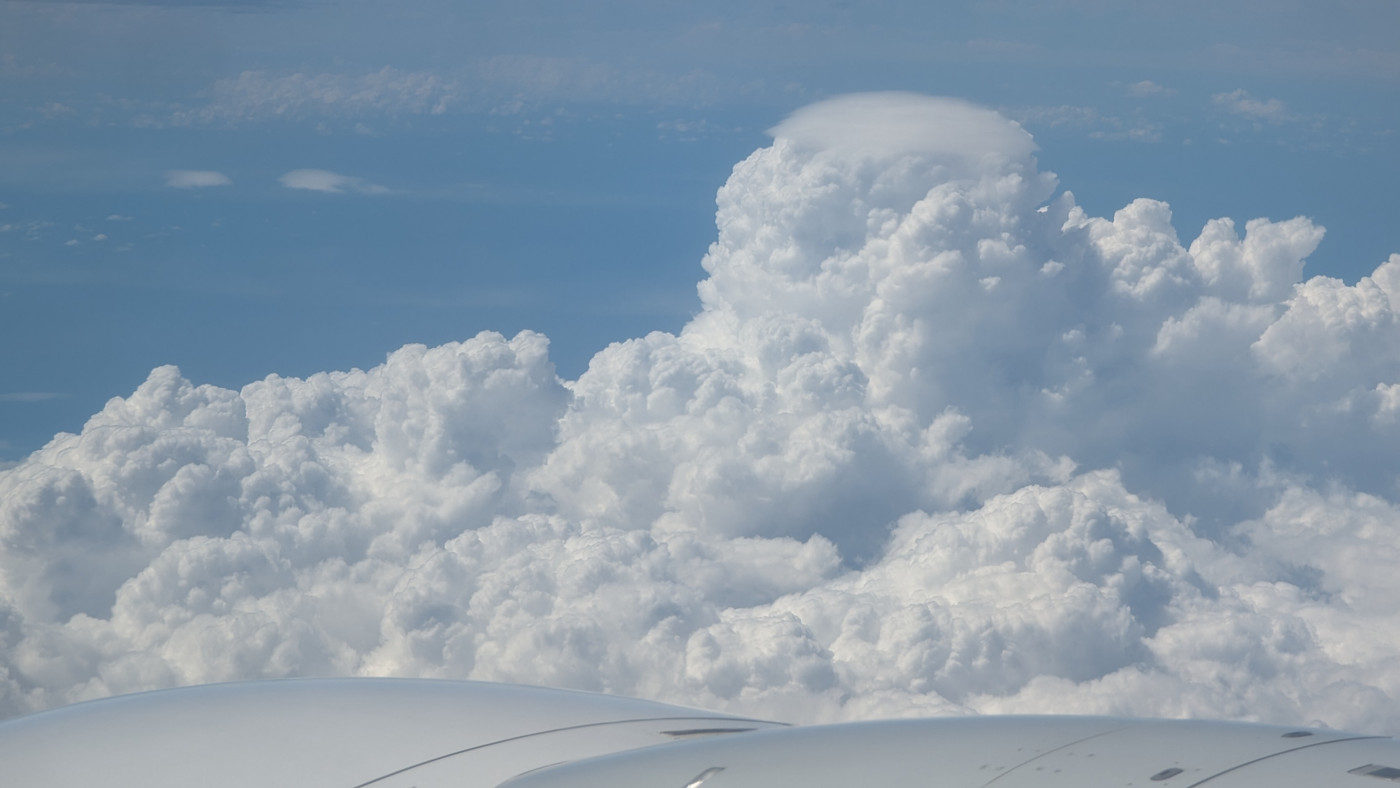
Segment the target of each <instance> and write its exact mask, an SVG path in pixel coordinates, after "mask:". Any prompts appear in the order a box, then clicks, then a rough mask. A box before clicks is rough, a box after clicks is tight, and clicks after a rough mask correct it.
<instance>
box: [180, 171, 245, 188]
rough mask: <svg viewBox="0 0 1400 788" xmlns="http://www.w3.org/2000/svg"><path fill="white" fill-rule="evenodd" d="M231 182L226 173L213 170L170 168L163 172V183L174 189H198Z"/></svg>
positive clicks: (226, 184)
mask: <svg viewBox="0 0 1400 788" xmlns="http://www.w3.org/2000/svg"><path fill="white" fill-rule="evenodd" d="M232 183H233V181H231V180H229V177H228V176H227V175H225V174H223V173H222V172H215V171H214V170H170V171H169V172H167V173H165V185H166V186H170V187H173V188H176V189H200V188H204V187H206V186H228V185H230V184H232Z"/></svg>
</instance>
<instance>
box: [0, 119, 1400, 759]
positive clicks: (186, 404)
mask: <svg viewBox="0 0 1400 788" xmlns="http://www.w3.org/2000/svg"><path fill="white" fill-rule="evenodd" d="M1239 100H1243V97H1236V98H1232V99H1230V101H1234V102H1236V103H1238V101H1239ZM1264 106H1265V107H1266V108H1267V104H1266V105H1264ZM774 134H775V135H776V139H775V140H774V142H773V144H772V145H770V146H768V147H765V148H763V149H761V150H758V151H755V152H754V153H753V154H752V155H750V156H749V157H748V158H747V159H745V160H744V161H742V162H740V163H739V164H738V165H736V166H735V168H734V171H733V174H732V176H731V177H730V179H729V181H728V182H727V183H726V184H725V185H724V186H723V188H721V189H720V191H719V195H718V212H717V216H716V223H717V228H718V237H717V239H716V242H715V244H714V245H713V246H712V247H711V249H710V251H709V253H708V254H707V255H706V257H705V259H704V261H703V265H704V267H705V270H706V272H707V277H706V278H705V280H704V281H702V282H701V283H700V285H699V296H700V304H701V306H700V310H699V312H698V314H697V315H696V316H695V317H694V318H693V319H692V320H691V322H690V323H689V324H688V325H686V326H685V328H684V329H683V330H682V331H681V332H680V333H679V334H675V335H673V334H667V333H660V332H657V333H652V334H649V335H647V336H645V337H641V338H636V339H632V340H629V341H626V342H622V343H619V344H614V345H612V346H610V347H608V348H607V349H605V350H603V351H601V352H599V353H598V354H597V355H596V356H595V357H594V358H593V360H592V362H591V364H590V365H589V368H588V371H587V372H586V373H584V374H583V375H582V376H581V377H580V378H579V379H578V380H575V381H561V380H559V379H558V378H557V377H556V376H555V373H554V368H553V365H552V364H551V363H550V360H549V356H548V343H547V340H546V338H545V337H544V336H542V335H539V334H535V333H531V332H524V333H521V334H519V335H517V336H515V337H514V338H509V339H507V338H506V337H503V336H500V335H498V334H493V333H484V334H481V335H478V336H476V337H474V338H471V339H468V340H466V341H463V342H457V343H449V344H447V345H443V346H440V347H435V348H427V347H423V346H418V345H410V346H407V347H404V348H402V349H400V350H398V351H395V352H394V353H392V354H390V355H389V357H388V358H387V359H386V361H385V362H384V364H382V365H380V366H378V367H375V368H373V369H370V370H367V371H360V370H352V371H349V372H326V373H321V374H317V375H313V376H311V377H309V378H306V379H304V380H303V379H295V378H281V377H277V376H272V377H269V378H266V379H264V380H260V381H256V382H252V383H249V384H248V385H246V386H244V387H243V388H242V389H241V390H238V391H234V390H228V389H222V388H218V387H214V386H208V385H202V386H201V385H195V384H193V383H191V382H190V381H188V380H186V379H185V378H184V377H183V376H182V375H181V374H180V372H179V371H178V370H176V369H174V368H172V367H162V368H159V369H156V370H154V371H153V372H152V373H151V375H150V377H149V378H148V379H147V380H146V382H145V383H143V384H142V385H141V386H140V387H139V388H138V389H137V390H136V391H135V392H133V393H132V394H131V395H130V396H129V397H126V398H120V399H114V400H112V401H111V402H109V403H108V405H107V406H106V407H105V408H104V409H103V410H102V411H101V412H100V413H97V414H95V415H94V416H93V417H92V418H91V419H90V420H89V422H88V423H87V425H86V426H85V428H84V429H83V431H82V433H81V434H79V435H66V434H65V435H59V436H57V437H55V438H54V440H53V441H52V442H51V443H50V444H49V445H48V446H47V447H45V448H44V449H42V450H40V451H39V452H36V453H35V454H33V455H32V456H30V457H29V458H28V459H26V460H25V461H23V462H22V463H19V464H18V465H16V466H15V467H12V468H9V469H7V470H2V471H0V644H3V647H0V713H3V714H5V715H13V714H19V713H22V712H25V711H29V710H33V709H38V708H44V707H48V706H53V705H56V704H60V703H64V702H68V701H73V700H80V699H84V698H91V697H98V696H103V695H107V694H111V693H117V692H130V691H134V690H143V689H150V688H154V687H161V686H170V685H176V684H188V683H195V682H207V681H222V680H229V679H239V678H251V677H272V676H296V675H333V674H343V675H406V676H450V677H470V678H479V679H490V680H507V681H521V682H530V683H543V684H554V685H560V686H568V687H577V688H584V689H595V690H608V691H615V692H619V693H626V694H632V695H642V696H649V697H654V698H658V699H663V700H668V701H677V702H683V703H690V704H695V705H700V706H706V707H714V708H722V709H729V710H734V711H742V712H745V713H749V714H756V715H761V716H765V717H775V718H782V719H789V720H794V721H805V720H833V719H850V718H859V717H867V716H873V715H913V714H936V713H969V712H1096V713H1112V714H1134V715H1165V716H1183V715H1196V716H1211V717H1218V716H1226V717H1238V718H1250V719H1261V720H1269V721H1275V722H1286V723H1291V724H1301V723H1309V722H1315V721H1321V722H1325V723H1327V724H1331V725H1335V726H1341V727H1353V728H1362V729H1367V730H1373V731H1378V732H1383V733H1400V704H1397V703H1396V700H1397V699H1400V673H1397V671H1396V670H1395V667H1394V666H1395V664H1396V660H1397V658H1400V657H1397V655H1400V612H1397V609H1396V607H1395V605H1394V600H1395V599H1397V598H1400V573H1397V572H1396V571H1395V566H1396V565H1397V562H1400V538H1397V536H1396V533H1397V531H1396V525H1397V523H1400V502H1398V501H1397V497H1398V495H1400V493H1398V492H1397V468H1396V464H1395V462H1394V457H1395V448H1394V447H1395V446H1397V445H1400V393H1397V392H1400V255H1394V256H1391V257H1390V259H1389V260H1388V261H1383V262H1381V261H1377V262H1380V264H1379V266H1378V267H1377V268H1376V269H1375V270H1374V272H1373V273H1372V275H1371V276H1369V277H1366V278H1363V279H1361V280H1360V281H1359V282H1357V283H1356V284H1354V285H1347V284H1345V283H1343V282H1341V281H1338V280H1334V279H1327V278H1320V277H1319V278H1313V279H1308V280H1303V279H1302V270H1303V261H1304V260H1305V259H1306V258H1307V256H1308V255H1309V254H1311V253H1312V252H1313V250H1314V249H1315V248H1316V247H1317V245H1318V243H1319V242H1320V241H1321V239H1322V236H1323V231H1322V229H1321V228H1320V227H1317V226H1316V225H1314V224H1312V223H1311V222H1310V221H1309V220H1307V219H1306V218H1301V217H1300V218H1295V219H1290V220H1287V221H1280V222H1271V221H1267V220H1263V219H1256V220H1252V221H1249V222H1247V223H1245V224H1244V225H1243V228H1241V227H1239V226H1237V225H1236V224H1235V223H1234V222H1232V221H1230V220H1228V219H1218V220H1215V221H1212V222H1210V223H1209V224H1207V225H1206V226H1205V228H1204V229H1203V230H1202V231H1201V233H1200V235H1199V236H1198V237H1197V238H1195V239H1194V240H1190V241H1189V242H1183V241H1181V240H1180V239H1179V238H1178V236H1177V233H1176V230H1175V229H1174V227H1173V226H1172V223H1171V211H1170V209H1169V207H1168V206H1167V205H1166V204H1164V203H1161V202H1157V201H1153V200H1146V199H1140V200H1135V201H1133V202H1132V203H1131V204H1129V205H1127V206H1125V207H1124V208H1122V209H1121V210H1119V211H1117V212H1116V213H1115V214H1114V215H1113V216H1112V217H1111V218H1104V217H1095V216H1090V215H1088V214H1087V213H1086V212H1085V211H1084V210H1083V209H1082V208H1080V207H1079V206H1077V205H1076V204H1075V202H1074V200H1073V198H1072V197H1071V196H1070V195H1069V194H1068V193H1067V192H1063V191H1060V190H1059V187H1058V184H1057V182H1056V179H1055V177H1054V176H1053V175H1052V174H1050V173H1043V172H1039V171H1038V169H1037V166H1036V162H1035V159H1034V157H1033V151H1034V143H1033V141H1032V140H1031V139H1030V137H1029V135H1027V134H1026V133H1025V132H1024V131H1023V130H1021V129H1020V127H1019V126H1017V125H1016V124H1014V123H1012V122H1010V121H1008V120H1005V119H1003V118H1000V117H999V116H997V115H995V114H994V113H992V112H990V111H988V110H985V109H982V108H980V107H975V106H972V105H968V104H965V103H962V102H958V101H953V100H947V99H929V98H925V97H919V96H913V95H909V94H879V95H875V96H856V97H845V98H841V99H835V100H833V101H831V102H827V103H823V104H819V105H816V106H814V107H811V108H808V109H806V110H802V111H800V112H798V113H796V114H795V115H794V116H793V117H792V118H790V119H789V120H787V121H785V122H784V123H782V124H779V125H778V126H777V127H776V128H775V129H774ZM204 174H205V175H210V174H212V175H218V174H217V173H204ZM219 177H220V178H222V176H219ZM345 178H346V176H341V175H337V174H335V173H327V172H324V171H315V170H299V171H294V172H292V173H288V174H287V175H285V176H283V179H282V182H283V184H284V185H286V186H288V187H291V188H310V189H320V190H322V191H350V190H356V189H361V190H362V189H363V186H362V185H361V186H355V185H354V184H356V183H360V182H358V181H354V179H349V180H348V181H347V180H341V179H345ZM224 181H225V182H226V181H227V179H224ZM289 181H290V182H289ZM172 185H174V184H172Z"/></svg>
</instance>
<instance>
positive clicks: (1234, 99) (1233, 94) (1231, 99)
mask: <svg viewBox="0 0 1400 788" xmlns="http://www.w3.org/2000/svg"><path fill="white" fill-rule="evenodd" d="M1211 100H1212V101H1213V102H1215V106H1217V107H1221V108H1222V109H1225V110H1226V111H1228V112H1232V113H1234V114H1236V115H1243V116H1245V117H1247V118H1251V119H1253V120H1267V121H1270V122H1273V123H1278V122H1280V121H1282V120H1285V119H1286V118H1287V109H1286V107H1285V106H1284V103H1283V102H1282V101H1279V100H1278V99H1268V100H1267V101H1260V100H1259V99H1257V98H1254V97H1253V96H1250V95H1249V93H1248V92H1247V91H1245V90H1244V89H1243V88H1239V89H1237V90H1232V91H1230V92H1229V93H1216V94H1215V95H1213V96H1211Z"/></svg>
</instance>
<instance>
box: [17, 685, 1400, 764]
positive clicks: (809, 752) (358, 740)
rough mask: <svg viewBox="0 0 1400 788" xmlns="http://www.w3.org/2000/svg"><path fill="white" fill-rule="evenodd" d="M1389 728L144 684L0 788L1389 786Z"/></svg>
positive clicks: (80, 716)
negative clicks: (737, 711)
mask: <svg viewBox="0 0 1400 788" xmlns="http://www.w3.org/2000/svg"><path fill="white" fill-rule="evenodd" d="M1378 780H1384V781H1388V782H1391V783H1396V782H1400V742H1397V741H1396V740H1394V739H1391V738H1388V737H1380V736H1366V735H1361V734H1352V733H1342V732H1338V731H1329V730H1315V729H1298V728H1285V727H1275V726H1266V725H1251V724H1241V723H1222V722H1201V721H1185V720H1130V719H1114V718H1107V717H966V718H940V719H923V720H887V721H876V722H855V723H844V724H838V725H816V726H800V727H787V726H783V725H780V724H777V723H772V722H765V721H760V720H752V719H746V718H743V717H736V716H732V715H726V714H718V713H712V712H705V711H698V710H695V709H687V708H683V707H678V706H670V705H666V704H660V703H652V702H649V701H641V700H633V699H627V698H618V697H613V696H607V695H596V694H591V693H580V692H570V691H566V690H551V689H542V688H538V687H522V686H514V685H502V684H487V683H478V682H462V681H438V680H414V679H320V680H317V679H309V680H284V681H265V682H248V683H236V684H217V685H209V686H204V687H192V688H185V689H178V690H163V691H158V692H148V693H140V694H136V695H127V696H123V697H118V698H110V699H106V700H100V701H92V702H88V703H80V704H77V705H74V706H69V707H66V708H62V709H56V710H53V711H48V712H43V713H40V714H34V715H30V716H28V717H21V718H18V719H14V720H9V721H6V722H2V723H0V786H12V785H13V786H25V788H48V787H49V786H64V788H69V787H77V786H109V787H110V788H127V786H131V787H133V788H134V787H135V786H141V788H165V787H166V786H170V787H172V788H173V786H182V788H183V787H186V786H191V785H195V786H201V787H207V788H223V787H224V786H229V787H232V786H249V785H256V786H276V785H286V786H298V787H301V786H327V787H328V788H361V787H362V786H375V788H410V787H412V788H447V787H448V786H452V787H454V788H478V787H480V788H496V787H497V786H500V788H564V787H565V786H567V787H568V788H592V787H594V786H597V787H599V788H601V787H602V786H607V788H758V787H759V786H763V787H764V788H770V787H773V786H802V788H837V787H838V786H839V787H840V788H873V787H874V786H881V787H882V788H883V787H884V786H889V787H890V788H903V787H905V786H908V787H909V788H913V787H914V786H919V788H993V787H994V788H1023V787H1028V786H1036V788H1058V787H1059V786H1064V787H1065V788H1069V787H1070V786H1073V787H1074V788H1086V786H1138V787H1140V788H1154V786H1162V787H1163V788H1194V786H1201V785H1208V786H1210V788H1295V787H1296V788H1303V787H1304V786H1307V788H1319V787H1320V786H1328V787H1329V788H1330V787H1331V786H1340V787H1341V788H1347V786H1354V788H1382V784H1381V783H1380V782H1377V781H1378Z"/></svg>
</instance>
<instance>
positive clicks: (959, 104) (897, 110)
mask: <svg viewBox="0 0 1400 788" xmlns="http://www.w3.org/2000/svg"><path fill="white" fill-rule="evenodd" d="M768 133H769V134H771V135H773V136H774V137H776V138H779V139H787V140H791V141H793V142H795V143H798V144H799V145H803V146H806V147H814V148H820V149H836V150H844V151H851V150H854V151H861V152H867V153H873V154H876V155H899V154H904V153H931V154H937V155H944V156H952V157H956V158H960V159H967V160H970V161H980V160H981V159H983V158H985V157H987V156H989V155H996V156H1003V157H1006V158H1008V159H1012V160H1020V159H1025V158H1027V157H1029V156H1030V155H1031V154H1032V153H1034V152H1035V150H1036V145H1035V141H1034V140H1033V139H1032V138H1031V135H1030V134H1029V133H1027V132H1026V130H1025V129H1023V128H1021V126H1020V125H1019V124H1017V123H1015V122H1014V121H1010V120H1007V119H1006V118H1004V117H1002V116H1001V115H999V114H997V113H996V112H994V111H992V110H990V109H987V108H985V107H979V106H977V105H976V104H972V103H970V102H967V101H963V100H961V99H955V98H947V97H942V96H925V95H921V94H918V93H903V92H899V91H888V92H881V93H856V94H852V95H848V96H838V97H836V98H832V99H827V100H826V101H821V102H818V103H816V104H812V105H809V106H806V107H803V108H802V109H799V110H797V111H796V112H794V113H792V114H791V115H789V116H788V117H787V119H786V120H784V121H783V122H782V123H779V124H778V125H777V126H774V127H773V128H771V129H769V130H768Z"/></svg>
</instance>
